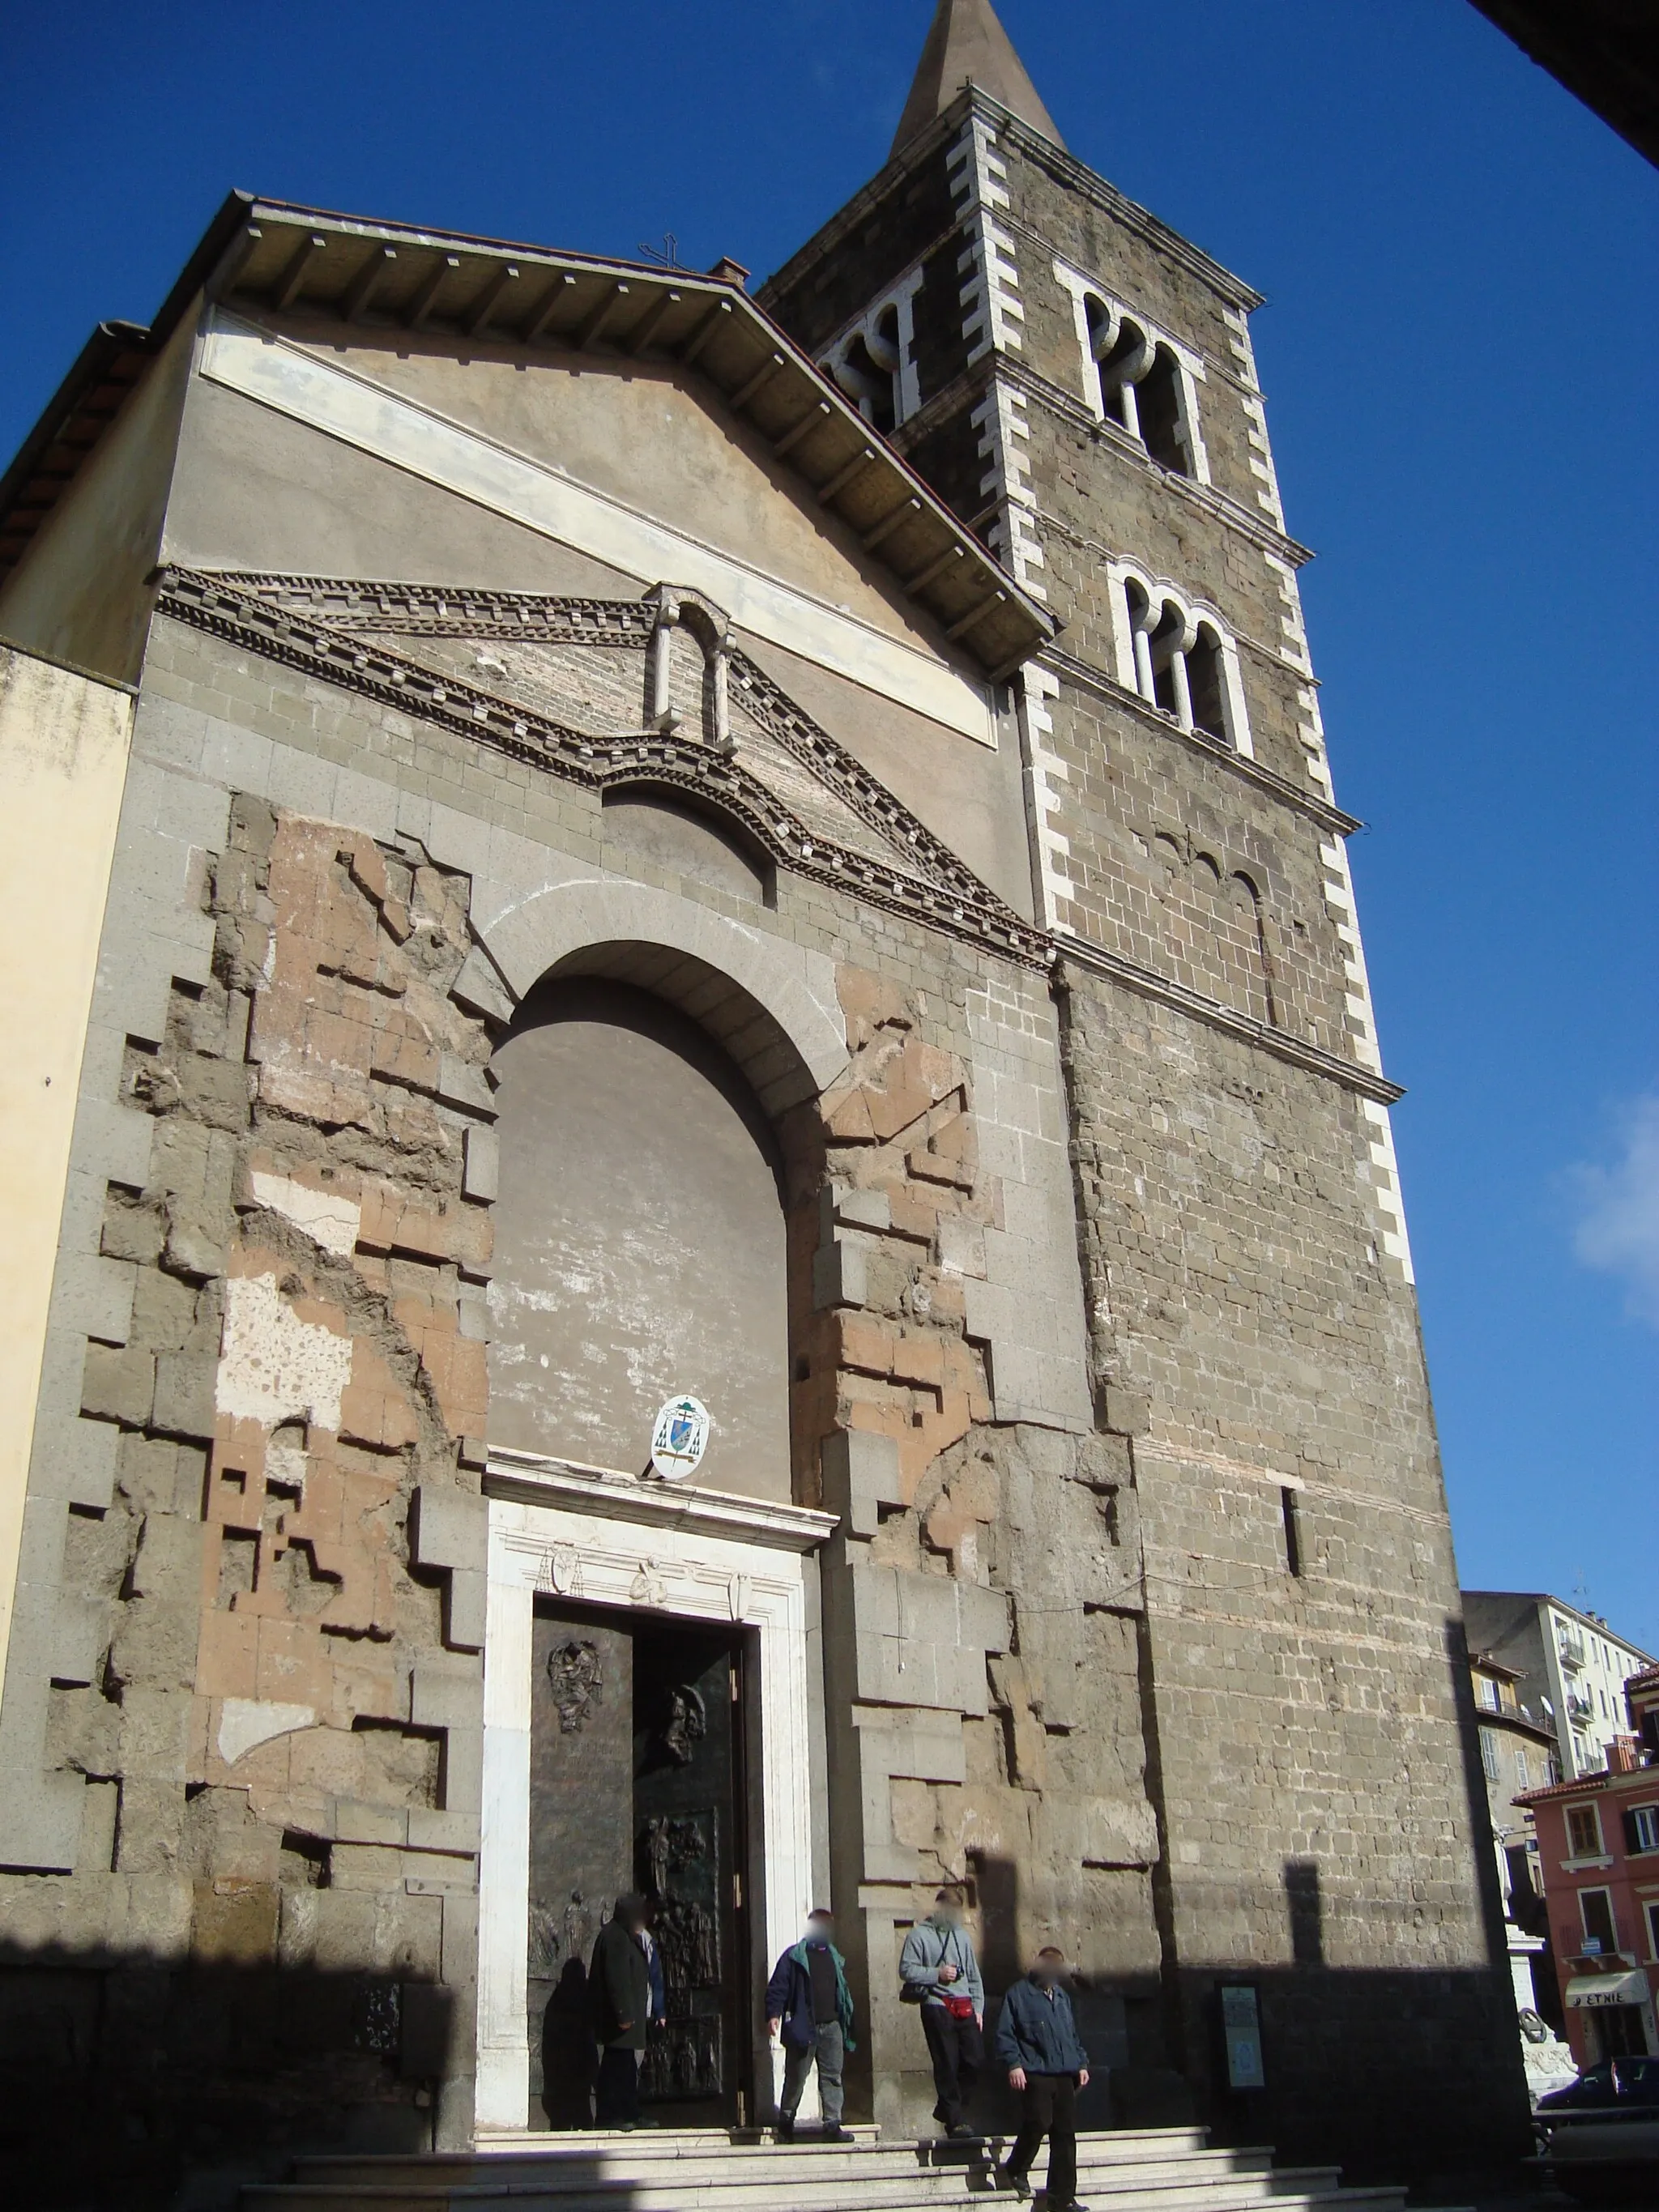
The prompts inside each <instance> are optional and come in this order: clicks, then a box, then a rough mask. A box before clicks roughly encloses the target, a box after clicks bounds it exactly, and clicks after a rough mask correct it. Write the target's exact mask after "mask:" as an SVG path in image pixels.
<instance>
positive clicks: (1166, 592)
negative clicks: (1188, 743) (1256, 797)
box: [1107, 562, 1255, 757]
mask: <svg viewBox="0 0 1659 2212" xmlns="http://www.w3.org/2000/svg"><path fill="white" fill-rule="evenodd" d="M1107 576H1108V581H1109V586H1110V588H1111V592H1112V614H1113V625H1114V628H1115V632H1116V645H1117V663H1118V681H1119V682H1120V683H1121V684H1122V685H1123V687H1124V689H1125V690H1128V691H1133V692H1136V693H1138V694H1139V696H1140V697H1141V698H1143V699H1144V700H1145V701H1146V703H1147V704H1148V706H1151V707H1157V708H1160V709H1161V710H1162V711H1163V712H1164V714H1168V715H1169V716H1170V718H1171V720H1173V721H1175V722H1176V725H1177V726H1179V727H1180V728H1182V729H1183V730H1195V731H1200V732H1202V733H1203V734H1204V735H1205V736H1206V737H1210V738H1216V739H1217V740H1218V742H1219V743H1221V744H1226V745H1231V747H1232V749H1233V750H1234V751H1235V752H1238V753H1243V754H1244V755H1245V756H1246V757H1250V756H1251V755H1252V754H1253V752H1254V750H1255V749H1254V747H1253V746H1252V744H1251V742H1250V728H1249V715H1248V714H1247V712H1246V710H1245V704H1244V687H1243V682H1242V680H1241V678H1240V675H1239V667H1238V648H1237V645H1236V644H1235V643H1234V641H1233V640H1232V638H1231V636H1230V635H1228V633H1227V631H1226V629H1225V628H1224V627H1223V625H1222V623H1221V618H1220V617H1219V616H1218V615H1217V614H1215V613H1214V612H1212V610H1211V609H1209V608H1207V607H1203V606H1192V605H1188V602H1187V601H1186V600H1185V599H1183V598H1182V596H1181V594H1180V593H1179V592H1177V591H1176V589H1175V587H1174V586H1172V585H1170V584H1164V583H1161V582H1159V581H1158V580H1157V579H1156V578H1154V577H1151V576H1148V575H1146V574H1143V573H1142V572H1141V571H1140V570H1139V569H1138V568H1132V567H1131V566H1130V565H1129V564H1128V563H1127V562H1116V563H1114V564H1113V566H1112V567H1111V568H1109V569H1108V571H1107Z"/></svg>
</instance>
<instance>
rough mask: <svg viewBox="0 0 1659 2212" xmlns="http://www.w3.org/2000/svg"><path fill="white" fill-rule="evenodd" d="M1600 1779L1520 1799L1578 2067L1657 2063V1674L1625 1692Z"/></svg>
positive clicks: (1645, 1676)
mask: <svg viewBox="0 0 1659 2212" xmlns="http://www.w3.org/2000/svg"><path fill="white" fill-rule="evenodd" d="M1627 1706H1628V1712H1629V1718H1630V1723H1631V1729H1632V1733H1630V1734H1621V1735H1620V1736H1619V1737H1618V1738H1617V1739H1616V1740H1615V1741H1614V1742H1613V1746H1612V1747H1611V1761H1610V1764H1609V1765H1608V1767H1607V1770H1606V1771H1603V1772H1601V1773H1599V1774H1591V1775H1587V1776H1584V1777H1583V1778H1576V1779H1575V1778H1570V1779H1569V1780H1567V1781H1565V1782H1562V1783H1559V1784H1555V1785H1554V1786H1553V1788H1550V1789H1547V1790H1530V1791H1528V1792H1527V1793H1526V1794H1525V1795H1523V1796H1522V1797H1520V1798H1519V1799H1518V1800H1517V1802H1518V1803H1519V1804H1520V1805H1522V1806H1523V1807H1524V1808H1526V1809H1527V1810H1528V1811H1529V1812H1530V1813H1531V1814H1532V1815H1533V1818H1534V1821H1535V1822H1536V1824H1537V1830H1538V1858H1539V1865H1540V1869H1541V1873H1542V1876H1543V1883H1544V1897H1545V1901H1546V1904H1547V1907H1548V1911H1549V1923H1550V1939H1551V1943H1552V1946H1553V1950H1554V1953H1555V1957H1556V1960H1557V1967H1558V1972H1559V1975H1560V1980H1561V1996H1562V2002H1563V2004H1564V2005H1565V2009H1566V2021H1567V2039H1568V2041H1569V2042H1570V2043H1571V2046H1572V2052H1573V2057H1575V2058H1576V2059H1577V2062H1578V2063H1579V2065H1580V2066H1581V2067H1583V2066H1592V2065H1594V2064H1595V2062H1596V2060H1597V2059H1599V2058H1607V2057H1617V2056H1619V2055H1620V2053H1623V2052H1627V2051H1629V2052H1640V2051H1648V2052H1659V2026H1656V2019H1655V1998H1656V1996H1659V1667H1656V1668H1649V1669H1648V1670H1647V1671H1646V1672H1645V1673H1644V1674H1638V1675H1637V1676H1636V1677H1635V1678H1634V1680H1632V1682H1631V1683H1630V1684H1629V1686H1628V1692H1627Z"/></svg>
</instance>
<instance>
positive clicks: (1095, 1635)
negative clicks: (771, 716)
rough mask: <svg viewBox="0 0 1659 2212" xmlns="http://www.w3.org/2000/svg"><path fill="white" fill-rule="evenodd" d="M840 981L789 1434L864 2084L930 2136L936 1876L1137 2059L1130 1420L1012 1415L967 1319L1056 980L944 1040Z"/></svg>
mask: <svg viewBox="0 0 1659 2212" xmlns="http://www.w3.org/2000/svg"><path fill="white" fill-rule="evenodd" d="M840 992H841V997H842V1006H843V1007H844V1009H845V1012H846V1015H847V1021H848V1043H849V1046H850V1047H851V1048H852V1054H853V1058H852V1065H851V1066H850V1068H849V1070H848V1074H847V1076H846V1077H845V1078H844V1079H842V1082H841V1083H840V1084H838V1085H836V1086H835V1088H834V1089H833V1090H832V1091H830V1092H829V1094H828V1095H827V1096H826V1097H824V1099H823V1101H822V1102H820V1105H819V1106H818V1108H817V1109H814V1111H813V1115H812V1121H813V1122H814V1124H815V1127H812V1128H811V1130H805V1131H802V1132H801V1133H800V1134H799V1137H798V1139H797V1157H796V1159H795V1162H794V1174H795V1176H796V1177H797V1179H798V1187H799V1188H800V1190H801V1193H802V1196H803V1199H804V1200H805V1205H804V1206H798V1210H797V1214H796V1220H797V1236H796V1239H795V1250H796V1255H797V1257H796V1267H797V1270H798V1279H799V1280H801V1281H802V1283H803V1284H805V1279H806V1276H807V1273H808V1271H809V1270H810V1285H811V1297H810V1305H811V1312H812V1319H811V1323H810V1326H809V1328H808V1330H807V1332H806V1334H805V1339H804V1341H805V1346H806V1350H805V1354H804V1356H803V1358H802V1359H801V1361H800V1363H799V1366H798V1375H799V1381H798V1383H797V1386H796V1391H795V1418H796V1425H797V1440H798V1441H797V1450H798V1463H799V1464H800V1465H801V1466H803V1467H804V1468H811V1467H812V1466H813V1465H814V1464H815V1463H816V1464H817V1465H819V1466H820V1467H821V1470H822V1492H821V1497H822V1502H823V1504H826V1505H827V1506H829V1508H830V1510H834V1511H836V1512H837V1513H839V1514H840V1515H841V1516H842V1527H841V1529H840V1530H839V1531H838V1533H837V1534H836V1538H835V1539H834V1540H833V1541H832V1544H831V1546H830V1548H829V1554H828V1556H827V1559H826V1563H825V1573H824V1610H825V1652H826V1689H827V1703H828V1711H829V1729H830V1771H831V1776H832V1795H831V1805H830V1817H831V1852H832V1864H833V1868H834V1874H835V1882H836V1897H837V1901H838V1904H839V1906H840V1909H841V1911H842V1924H843V1927H844V1928H848V1929H850V1931H851V1933H852V1945H853V1951H854V1972H855V1980H856V1983H857V1985H858V1988H859V1993H860V1999H861V2001H862V2002H866V2003H867V2006H868V2008H869V2009H868V2015H867V2016H868V2018H869V2021H870V2034H869V2037H868V2039H867V2046H866V2050H865V2051H864V2052H863V2053H862V2054H861V2055H860V2062H859V2072H858V2088H859V2093H860V2097H861V2098H867V2099H868V2100H870V2109H872V2111H873V2112H874V2113H875V2116H876V2117H877V2118H879V2119H881V2121H882V2122H883V2124H884V2125H887V2126H889V2127H896V2128H903V2129H915V2128H916V2127H918V2126H920V2127H923V2128H925V2127H926V2125H927V2112H928V2111H929V2109H930V2108H931V2106H932V2103H933V2087H932V2084H931V2079H930V2077H929V2076H928V2075H927V2071H926V2064H927V2061H926V2052H925V2048H924V2045H923V2042H922V2039H921V2034H920V2030H919V2024H918V2022H917V2021H916V2018H915V2014H914V2012H913V2011H912V2010H911V2009H909V2008H907V2007H905V2006H903V2005H902V2004H901V2003H900V2002H899V2001H898V1988H897V1961H898V1950H899V1948H900V1946H901V1944H902V1939H903V1936H904V1933H905V1931H906V1930H907V1929H908V1927H909V1926H910V1925H911V1924H912V1923H914V1922H915V1920H916V1919H917V1918H919V1917H921V1916H922V1915H923V1914H924V1913H925V1912H926V1911H927V1910H928V1908H929V1905H930V1904H931V1901H932V1898H933V1891H934V1889H935V1888H936V1887H938V1886H939V1884H940V1883H941V1882H946V1881H949V1882H964V1881H965V1882H966V1883H967V1884H968V1885H969V1891H970V1894H971V1898H972V1906H973V1912H974V1915H975V1922H976V1930H977V1934H978V1937H979V1941H980V1943H981V1950H982V1953H983V1955H984V1958H985V1962H986V1967H987V1980H988V1982H989V1984H990V1985H991V1987H992V1989H993V1990H994V1992H996V1993H998V1994H1000V1991H1001V1990H1002V1989H1003V1988H1006V1985H1007V1984H1008V1982H1009V1981H1011V1980H1012V1979H1013V1978H1014V1977H1015V1976H1016V1974H1018V1972H1020V1971H1022V1969H1023V1966H1024V1963H1025V1961H1026V1960H1027V1959H1028V1958H1029V1955H1030V1951H1031V1949H1032V1948H1033V1947H1034V1946H1035V1945H1036V1943H1038V1942H1042V1941H1047V1940H1055V1939H1058V1940H1061V1941H1063V1942H1066V1944H1067V1946H1068V1947H1069V1948H1070V1949H1071V1951H1072V1953H1073V1956H1074V1957H1075V1958H1076V1959H1077V1960H1078V1961H1079V1966H1081V1968H1082V1969H1083V1971H1084V1973H1085V1976H1086V1977H1087V1978H1088V1982H1087V1984H1086V1986H1087V1988H1088V1990H1089V1995H1088V1996H1087V1998H1086V1999H1085V2008H1092V2015H1091V2017H1092V2019H1093V2023H1094V2027H1095V2032H1096V2033H1097V2035H1099V2036H1100V2037H1101V2038H1102V2039H1103V2040H1104V2041H1106V2042H1109V2044H1110V2045H1111V2047H1112V2049H1113V2051H1114V2055H1115V2056H1116V2057H1119V2059H1120V2060H1121V2061H1126V2062H1127V2059H1128V2057H1129V2055H1130V2054H1129V2051H1128V2048H1127V2011H1126V2004H1127V2002H1128V2001H1130V2000H1134V1999H1139V2000H1141V2001H1142V2005H1143V2009H1144V2000H1145V1998H1146V1993H1147V1992H1148V1991H1149V1990H1150V1989H1151V1988H1152V1986H1153V1984H1155V1980H1156V1976H1157V1973H1158V1938H1157V1931H1156V1928H1155V1925H1154V1919H1153V1912H1152V1896H1151V1880H1152V1868H1153V1866H1154V1864H1155V1863H1156V1862H1157V1860H1158V1851H1159V1846H1158V1833H1157V1821H1156V1818H1155V1815H1154V1813H1153V1810H1152V1805H1151V1802H1150V1801H1149V1798H1148V1796H1147V1790H1146V1746H1145V1741H1144V1737H1143V1731H1142V1717H1141V1687H1140V1628H1139V1613H1140V1610H1141V1588H1140V1553H1139V1523H1138V1512H1137V1501H1136V1497H1135V1493H1134V1490H1133V1472H1132V1468H1131V1466H1130V1461H1129V1452H1128V1445H1127V1440H1126V1439H1125V1438H1123V1437H1120V1436H1114V1435H1110V1434H1106V1433H1102V1432H1097V1431H1096V1430H1095V1429H1094V1428H1093V1426H1092V1425H1091V1423H1089V1422H1087V1421H1086V1420H1081V1421H1079V1422H1078V1423H1077V1424H1076V1425H1075V1426H1074V1427H1073V1428H1072V1429H1069V1430H1068V1429H1066V1428H1065V1427H1063V1426H1059V1425H1046V1424H1039V1423H1036V1422H1031V1421H1019V1420H1012V1421H1011V1420H1009V1419H1006V1417H1002V1416H1000V1414H999V1412H998V1407H997V1406H996V1405H995V1404H994V1398H993V1391H992V1387H991V1383H990V1373H991V1370H992V1369H993V1367H994V1342H995V1340H994V1337H989V1338H987V1336H986V1335H985V1334H982V1333H981V1326H982V1325H981V1322H980V1321H979V1319H978V1316H977V1315H976V1312H975V1307H976V1304H977V1302H978V1300H979V1299H980V1297H981V1296H982V1294H983V1292H984V1291H985V1289H986V1287H987V1285H986V1277H987V1241H988V1242H990V1243H994V1240H995V1239H997V1238H998V1237H1006V1234H1007V1223H1008V1216H1009V1213H1010V1212H1011V1210H1012V1202H1013V1200H1014V1198H1015V1197H1016V1196H1017V1195H1018V1194H1019V1186H1018V1184H1017V1183H1014V1182H1011V1181H1007V1180H1005V1179H1004V1178H1003V1177H1001V1176H997V1175H996V1174H994V1173H992V1172H989V1171H988V1169H987V1164H986V1161H985V1158H984V1152H985V1151H986V1149H987V1146H985V1145H983V1144H982V1143H981V1134H980V1130H981V1112H980V1110H979V1109H978V1103H977V1092H978V1091H980V1090H983V1091H985V1093H986V1094H987V1107H988V1106H989V1102H990V1099H991V1097H993V1096H994V1089H995V1085H996V1082H997V1077H996V1075H995V1073H994V1072H993V1066H992V1064H991V1063H992V1062H993V1060H994V1057H995V1050H994V1045H993V1042H992V1040H993V1039H994V1038H997V1037H1006V1036H1008V1035H1009V1034H1010V1024H1011V1023H1018V1020H1019V1018H1020V1016H1021V1013H1022V1011H1023V1012H1024V1019H1025V1021H1026V1023H1027V1024H1029V1028H1028V1030H1027V1032H1026V1039H1027V1043H1028V1048H1029V1049H1030V1059H1029V1060H1028V1062H1027V1065H1028V1066H1035V1067H1036V1068H1037V1069H1040V1068H1041V1066H1042V1059H1043V1053H1042V1044H1043V1041H1044V1032H1045V1030H1046V1031H1047V1037H1048V1053H1049V1055H1050V1056H1049V1060H1048V1069H1049V1080H1050V1081H1051V1082H1052V1080H1053V1079H1054V1060H1053V1058H1052V1051H1053V1046H1052V1030H1051V1028H1049V1026H1048V1022H1047V1021H1046V1020H1044V1019H1043V1017H1047V1016H1048V1008H1047V1006H1046V1004H1045V1003H1044V999H1045V996H1046V994H1039V993H1037V992H1036V991H1031V992H1030V993H1029V994H1027V995H1026V996H1025V997H1024V1000H1022V998H1021V996H1020V991H1019V987H1018V986H1016V987H1014V988H1013V990H1012V993H1011V992H1010V989H1009V986H1008V985H1007V984H1006V983H999V982H997V981H993V980H992V979H989V978H987V983H986V987H984V988H983V989H982V990H981V988H979V987H972V988H970V989H969V994H968V1001H967V1008H968V1012H969V1037H968V1038H966V1039H962V1038H961V1036H960V1031H958V1032H957V1038H958V1046H957V1049H956V1050H954V1051H952V1050H951V1049H949V1048H947V1047H946V1046H945V1045H944V1044H941V1043H938V1042H932V1041H931V1039H930V1036H929V1034H928V1033H929V1032H930V1031H931V1032H932V1034H933V1036H938V1035H939V1028H938V1024H937V1017H935V1018H934V1019H933V1020H931V1021H930V1020H929V1019H928V1018H927V1017H926V1016H925V1015H924V1014H923V1012H921V1006H919V1004H918V1001H917V999H916V997H915V995H914V994H907V993H906V992H905V991H903V990H902V988H900V987H896V985H895V983H894V982H893V981H890V979H885V978H884V977H882V976H880V975H875V974H872V973H871V972H869V971H867V970H862V969H854V968H850V967H848V966H843V967H842V969H841V972H840ZM937 1003H938V1002H937V1001H936V1000H934V999H933V994H927V996H926V998H925V999H924V1000H923V1001H922V1004H924V1005H926V1006H928V1007H929V1008H930V1010H931V1009H932V1008H933V1007H934V1006H936V1005H937ZM975 1006H979V1007H980V1008H981V1012H979V1013H978V1014H977V1015H976V1014H975V1012H974V1009H975ZM1038 1009H1040V1010H1041V1012H1040V1014H1039V1013H1038V1011H1037V1010H1038ZM952 1026H954V1024H952ZM1013 1033H1014V1034H1019V1032H1018V1030H1017V1029H1016V1030H1014V1031H1013ZM947 1034H948V1032H947ZM963 1044H966V1046H967V1050H965V1051H964V1050H963V1049H962V1046H963ZM1004 1080H1005V1081H1006V1077H1005V1078H1004ZM991 1110H992V1112H993V1117H994V1112H995V1109H991ZM991 1128H992V1130H993V1131H994V1129H995V1121H994V1118H993V1121H992V1124H991ZM989 1149H991V1150H993V1151H994V1149H995V1147H994V1142H993V1143H992V1145H991V1146H990V1147H989ZM1068 1212H1069V1208H1068ZM1079 1351H1080V1347H1079ZM1079 1364H1080V1361H1079ZM1006 1379H1011V1378H999V1381H998V1383H997V1388H996V1396H997V1397H998V1398H999V1399H1000V1398H1001V1396H1002V1394H1003V1389H1004V1383H1005V1380H1006ZM854 1899H856V1900H857V1901H858V1903H859V1904H860V1905H861V1906H862V1908H863V1909H862V1911H861V1912H860V1914H858V1916H857V1917H856V1918H854V1916H853V1914H852V1913H851V1912H850V1911H849V1910H848V1907H849V1905H851V1904H852V1902H853V1900H854ZM1143 2040H1144V2039H1143ZM1155 2045H1156V2039H1155V2037H1154V2038H1153V2039H1152V2049H1151V2051H1150V2056H1151V2060H1152V2063H1151V2065H1150V2066H1149V2065H1148V2064H1147V2063H1146V2060H1147V2057H1148V2055H1149V2053H1148V2050H1147V2049H1146V2048H1145V2047H1143V2046H1142V2045H1138V2047H1137V2050H1136V2052H1135V2054H1134V2055H1135V2057H1136V2059H1137V2061H1138V2062H1139V2075H1137V2074H1136V2072H1135V2071H1134V2069H1131V2068H1129V2067H1128V2066H1127V2064H1125V2065H1124V2067H1123V2069H1122V2070H1121V2075H1120V2081H1119V2091H1120V2099H1121V2100H1129V2101H1130V2103H1131V2106H1132V2105H1133V2096H1134V2093H1135V2088H1136V2082H1137V2080H1138V2079H1140V2078H1142V2077H1144V2078H1145V2079H1146V2081H1152V2080H1153V2079H1154V2071H1153V2069H1155V2066H1156V2063H1157V2058H1158V2053H1157V2051H1156V2048H1155ZM1095 2101H1096V2106H1097V2112H1096V2118H1097V2119H1098V2118H1104V2117H1105V2116H1106V2113H1107V2112H1108V2110H1109V2107H1108V2106H1106V2105H1105V2103H1104V2101H1103V2098H1102V2097H1101V2096H1100V2095H1099V2093H1097V2097H1096V2100H1095Z"/></svg>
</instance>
